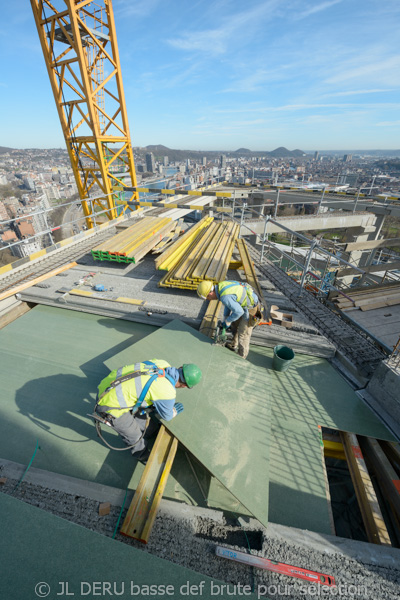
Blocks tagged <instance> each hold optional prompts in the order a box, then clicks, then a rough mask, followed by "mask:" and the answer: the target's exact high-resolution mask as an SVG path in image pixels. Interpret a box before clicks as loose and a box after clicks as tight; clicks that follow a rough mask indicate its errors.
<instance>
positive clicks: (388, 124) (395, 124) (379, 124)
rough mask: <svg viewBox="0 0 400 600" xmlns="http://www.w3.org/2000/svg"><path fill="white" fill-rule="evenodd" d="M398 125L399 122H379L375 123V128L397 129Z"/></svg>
mask: <svg viewBox="0 0 400 600" xmlns="http://www.w3.org/2000/svg"><path fill="white" fill-rule="evenodd" d="M399 125H400V121H381V122H380V123H376V127H398V126H399Z"/></svg>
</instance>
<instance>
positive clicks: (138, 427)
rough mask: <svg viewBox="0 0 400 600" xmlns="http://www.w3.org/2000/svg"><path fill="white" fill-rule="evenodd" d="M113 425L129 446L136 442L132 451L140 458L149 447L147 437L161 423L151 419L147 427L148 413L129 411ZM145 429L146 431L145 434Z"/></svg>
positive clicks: (134, 455)
mask: <svg viewBox="0 0 400 600" xmlns="http://www.w3.org/2000/svg"><path fill="white" fill-rule="evenodd" d="M112 426H113V427H114V429H115V431H116V432H117V433H119V435H120V436H121V437H122V439H123V440H124V442H125V444H126V445H127V446H132V445H133V444H135V446H134V448H132V450H131V453H132V456H133V457H134V458H138V459H139V458H140V457H141V455H143V454H144V452H145V450H146V448H147V442H146V439H147V438H148V437H149V436H151V435H152V433H154V432H155V431H156V430H157V429H158V428H159V426H160V425H159V423H157V422H156V421H153V420H152V419H150V421H149V425H148V427H147V429H146V415H138V416H133V415H132V413H130V412H129V413H124V414H123V415H122V416H121V417H118V419H114V420H113V422H112ZM145 430H146V433H145V435H143V433H144V431H145ZM142 436H143V437H142ZM140 438H142V439H140ZM138 440H140V441H138ZM136 442H137V443H136Z"/></svg>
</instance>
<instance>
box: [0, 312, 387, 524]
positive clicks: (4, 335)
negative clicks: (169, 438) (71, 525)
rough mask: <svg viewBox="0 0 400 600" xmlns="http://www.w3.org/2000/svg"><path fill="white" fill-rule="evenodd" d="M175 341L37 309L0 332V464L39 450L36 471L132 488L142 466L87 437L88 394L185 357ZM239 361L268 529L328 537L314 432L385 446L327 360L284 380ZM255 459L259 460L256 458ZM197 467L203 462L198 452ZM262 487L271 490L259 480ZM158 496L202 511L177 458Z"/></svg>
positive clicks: (257, 359)
mask: <svg viewBox="0 0 400 600" xmlns="http://www.w3.org/2000/svg"><path fill="white" fill-rule="evenodd" d="M187 327H188V326H185V328H187ZM166 331H168V335H166ZM172 331H173V329H171V325H167V326H166V328H162V329H158V330H155V328H153V327H150V326H146V325H143V324H141V323H134V322H130V321H125V320H121V319H110V318H104V317H102V316H98V315H92V314H86V313H81V312H78V311H69V310H65V309H64V308H62V309H59V308H54V307H46V306H40V305H39V306H36V307H35V308H34V309H32V310H31V311H30V312H29V313H27V314H25V315H23V316H22V317H20V318H19V319H17V320H16V321H14V322H13V323H11V324H10V325H8V326H7V327H6V328H4V329H3V330H1V331H0V340H1V350H0V355H1V360H0V372H1V375H2V381H4V387H3V394H2V397H1V400H0V414H1V422H0V430H1V436H0V456H1V457H2V458H5V459H8V460H12V461H15V462H19V463H23V464H28V462H29V460H30V458H31V456H32V454H33V452H34V449H35V446H36V443H37V440H39V446H40V451H38V453H37V455H36V457H35V466H36V467H38V468H41V469H45V470H48V471H52V472H55V473H60V474H63V475H70V476H73V477H78V478H81V479H84V480H88V481H93V482H98V483H103V484H106V485H111V486H115V487H119V488H121V489H125V488H126V487H127V486H128V485H129V487H131V488H132V487H134V486H135V483H137V482H138V481H139V478H140V475H141V473H142V470H143V467H142V465H140V464H136V463H135V462H134V461H133V459H132V458H131V456H130V453H129V452H122V453H117V452H112V451H110V450H108V449H107V448H106V447H105V446H104V445H103V444H102V443H101V442H100V441H99V440H98V439H97V438H96V436H95V430H94V427H93V424H92V421H91V419H90V417H88V416H87V413H91V412H92V410H93V406H94V399H95V395H96V391H97V385H98V383H99V382H100V380H101V379H102V378H103V377H104V376H105V375H106V374H107V373H108V372H109V370H111V369H113V368H116V367H118V366H121V365H124V364H131V363H133V362H135V361H136V360H141V359H149V358H156V357H159V358H165V359H166V360H169V362H171V363H172V364H173V362H174V361H173V359H174V357H176V360H178V358H179V361H181V359H182V354H181V352H182V351H183V352H185V353H186V354H187V346H186V345H185V346H180V345H179V344H175V345H174V343H173V336H172V337H171V333H172ZM153 332H154V333H153ZM193 336H194V339H196V340H197V339H198V338H199V336H200V334H199V333H198V332H196V331H194V330H193ZM190 346H191V348H192V350H193V352H192V355H191V357H190V358H191V360H193V361H194V362H196V361H198V362H199V364H202V362H204V356H203V354H202V352H199V351H198V349H197V346H196V345H194V344H193V345H190ZM204 348H205V349H206V352H207V353H209V350H210V349H212V348H213V347H212V346H211V345H210V341H209V340H208V339H207V338H204ZM215 350H218V351H221V352H222V353H224V354H226V355H227V356H229V359H232V358H236V357H234V356H233V355H232V354H231V353H230V352H229V351H228V350H226V349H223V348H215ZM161 352H162V353H163V355H160V353H161ZM164 352H165V355H164ZM208 358H210V357H208ZM237 361H239V358H237ZM248 362H249V366H250V365H251V367H250V370H249V374H248V375H247V374H243V367H245V365H246V363H245V362H244V361H241V362H240V371H239V367H238V373H240V374H241V376H240V377H237V380H236V382H235V386H236V389H237V390H238V393H241V388H242V387H243V385H244V384H245V386H246V387H248V386H250V388H251V387H252V392H246V393H247V395H248V403H249V404H248V406H246V405H244V406H242V407H241V409H240V411H239V414H238V417H239V419H240V415H241V414H242V413H243V414H244V415H245V414H246V412H248V411H253V408H254V407H253V403H254V400H255V399H257V398H264V399H265V402H269V403H270V406H271V422H270V424H269V426H270V429H271V440H270V465H269V478H270V494H269V495H270V500H269V520H270V521H273V522H277V523H281V524H285V525H291V526H294V527H300V528H305V529H310V530H313V531H318V532H322V533H329V532H330V523H329V512H328V501H327V498H326V491H325V475H324V469H323V459H322V456H321V447H320V437H319V430H318V425H322V426H326V427H331V428H338V429H342V430H345V431H353V432H356V433H359V434H362V435H368V436H373V437H376V438H383V439H392V437H391V435H390V433H389V432H388V431H387V430H386V428H385V427H384V426H383V425H382V424H381V422H380V421H379V420H378V419H377V418H376V417H375V416H374V414H373V413H372V412H371V411H370V409H368V408H367V407H366V406H365V405H364V404H363V402H362V401H361V400H360V399H359V398H358V396H357V395H356V394H355V393H354V392H353V390H352V389H351V388H350V386H349V385H348V384H347V382H346V381H345V380H344V379H343V378H342V377H341V376H340V375H339V374H338V373H337V372H336V371H335V370H334V369H333V368H332V367H331V365H329V363H328V362H327V361H326V360H325V359H321V358H318V357H310V356H307V355H300V354H298V355H296V358H295V360H294V362H293V365H292V366H291V368H290V369H289V370H288V371H287V372H284V373H277V372H275V371H273V369H272V350H270V349H268V348H263V347H260V346H252V347H251V352H250V354H249V357H248ZM242 374H243V375H242ZM229 377H232V375H229ZM255 377H257V379H255ZM219 378H220V380H219V381H218V379H219ZM249 378H250V379H249ZM223 381H224V380H223V377H222V374H221V372H219V373H218V374H217V373H214V374H213V375H212V377H211V379H210V380H209V381H208V383H207V388H206V390H199V392H198V393H206V394H208V395H210V394H211V395H212V394H213V391H215V392H216V394H215V399H214V398H213V402H214V401H215V403H216V406H217V407H218V405H219V404H220V402H221V399H220V396H221V394H220V393H219V392H218V387H217V386H218V385H220V384H221V383H222V385H223ZM246 387H245V389H246ZM192 397H193V396H192ZM185 400H186V399H184V403H185ZM234 401H235V398H233V397H232V402H234ZM188 402H191V400H190V397H189V396H188V398H187V400H186V404H187V403H188ZM184 415H185V413H183V415H182V418H181V426H182V427H183V426H184ZM252 417H253V426H254V423H257V424H258V427H262V420H261V419H259V414H258V412H257V410H255V411H253V412H252ZM210 418H211V414H208V413H206V414H204V415H203V416H202V419H201V420H200V421H199V422H198V423H193V424H189V425H188V426H189V427H192V428H199V430H201V431H204V432H205V436H206V435H207V427H208V426H209V419H210ZM243 422H245V419H243ZM175 427H177V428H178V429H177V431H176V434H177V437H178V439H179V436H181V437H182V436H183V433H182V432H183V430H184V429H185V427H183V429H182V430H181V431H179V430H180V426H179V421H178V419H177V420H176V426H175V425H173V422H172V425H171V430H172V431H173V433H175ZM227 430H228V431H229V428H227ZM189 431H190V429H189ZM236 435H238V439H237V444H238V446H241V445H243V444H246V440H249V438H250V437H252V436H253V434H252V432H251V431H250V430H248V429H246V427H243V429H242V433H241V434H236ZM183 440H184V443H185V444H186V445H187V448H188V450H189V452H190V451H191V441H190V439H189V441H188V440H187V439H186V438H185V437H184V436H183ZM196 452H197V450H195V452H194V454H195V456H196ZM253 452H254V455H255V458H258V454H257V453H258V452H259V449H255V450H253ZM197 458H198V460H199V461H200V463H202V462H203V459H204V457H203V456H202V453H201V452H200V456H198V457H197ZM203 464H204V463H203ZM182 465H184V467H185V468H182ZM206 466H208V465H206ZM231 467H233V464H232V463H231ZM132 471H133V477H132ZM200 473H202V471H201V469H200ZM201 476H202V477H203V475H201ZM259 476H261V477H262V473H259ZM265 483H266V489H268V486H267V476H266V480H265ZM225 484H226V480H225ZM228 487H229V486H228ZM229 491H232V490H229ZM209 494H210V497H209V504H211V505H213V506H219V507H225V508H227V507H230V508H231V509H233V510H237V511H239V512H244V513H245V514H246V511H243V507H241V506H240V504H238V502H237V500H235V499H233V498H232V497H231V496H230V494H228V493H227V491H226V490H225V489H224V488H223V486H221V485H218V483H217V482H215V481H211V483H210V482H209ZM165 496H166V497H167V498H172V499H176V500H178V499H179V500H183V501H186V502H189V503H194V504H201V503H203V504H204V498H202V495H201V491H200V490H199V486H198V483H197V482H196V480H195V478H194V476H193V474H192V472H191V470H190V468H189V467H188V464H187V461H186V460H185V454H184V452H183V451H182V452H181V456H180V458H179V457H178V460H177V461H176V463H174V467H173V470H172V476H171V477H170V478H169V481H168V484H167V489H166V493H165ZM266 497H267V493H266Z"/></svg>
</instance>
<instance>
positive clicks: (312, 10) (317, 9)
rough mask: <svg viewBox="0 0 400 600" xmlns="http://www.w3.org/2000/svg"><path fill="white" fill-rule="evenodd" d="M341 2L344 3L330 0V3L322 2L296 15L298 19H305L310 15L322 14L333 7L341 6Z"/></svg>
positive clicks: (338, 0)
mask: <svg viewBox="0 0 400 600" xmlns="http://www.w3.org/2000/svg"><path fill="white" fill-rule="evenodd" d="M340 2H343V0H330V1H329V2H322V3H321V4H317V5H316V6H311V7H310V8H307V9H306V10H304V11H303V12H301V13H299V14H298V15H296V19H305V18H306V17H309V16H310V15H315V14H316V13H319V12H322V11H323V10H327V9H328V8H331V6H334V5H335V4H339V3H340Z"/></svg>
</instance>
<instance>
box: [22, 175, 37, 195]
mask: <svg viewBox="0 0 400 600" xmlns="http://www.w3.org/2000/svg"><path fill="white" fill-rule="evenodd" d="M24 186H25V187H26V189H27V190H30V191H31V192H34V191H35V182H34V181H33V179H32V178H31V177H25V178H24Z"/></svg>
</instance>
